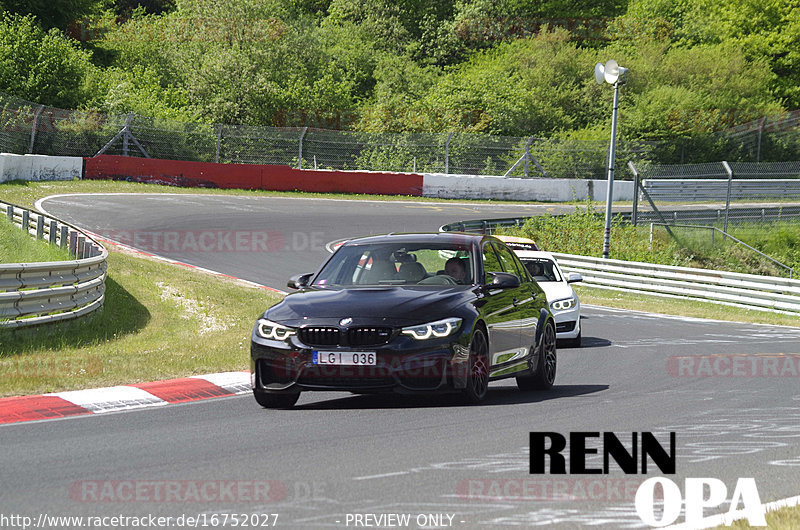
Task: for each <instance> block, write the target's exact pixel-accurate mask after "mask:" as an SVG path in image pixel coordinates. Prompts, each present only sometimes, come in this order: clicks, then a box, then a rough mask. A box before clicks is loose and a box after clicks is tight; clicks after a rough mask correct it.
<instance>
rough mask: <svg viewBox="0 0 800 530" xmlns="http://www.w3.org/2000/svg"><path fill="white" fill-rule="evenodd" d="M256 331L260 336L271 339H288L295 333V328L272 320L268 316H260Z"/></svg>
mask: <svg viewBox="0 0 800 530" xmlns="http://www.w3.org/2000/svg"><path fill="white" fill-rule="evenodd" d="M256 333H257V334H258V336H259V337H264V338H265V339H271V340H286V339H288V338H289V337H290V336H292V335H294V334H295V330H293V329H292V328H287V327H286V326H282V325H280V324H278V323H277V322H272V321H271V320H267V319H266V318H259V319H258V322H256Z"/></svg>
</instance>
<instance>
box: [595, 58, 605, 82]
mask: <svg viewBox="0 0 800 530" xmlns="http://www.w3.org/2000/svg"><path fill="white" fill-rule="evenodd" d="M594 80H595V81H597V84H598V85H602V84H603V83H605V82H606V69H605V68H603V63H597V64H596V65H594Z"/></svg>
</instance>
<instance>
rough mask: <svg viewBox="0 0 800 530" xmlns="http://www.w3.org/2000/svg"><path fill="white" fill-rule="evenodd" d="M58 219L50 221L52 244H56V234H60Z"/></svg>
mask: <svg viewBox="0 0 800 530" xmlns="http://www.w3.org/2000/svg"><path fill="white" fill-rule="evenodd" d="M57 232H58V221H50V244H51V245H55V244H56V236H57V235H58V233H57Z"/></svg>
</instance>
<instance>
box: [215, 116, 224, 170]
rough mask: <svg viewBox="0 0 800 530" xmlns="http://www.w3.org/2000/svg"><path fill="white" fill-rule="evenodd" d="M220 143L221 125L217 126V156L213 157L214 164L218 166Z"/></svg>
mask: <svg viewBox="0 0 800 530" xmlns="http://www.w3.org/2000/svg"><path fill="white" fill-rule="evenodd" d="M221 143H222V124H221V123H220V124H219V125H217V155H216V156H215V157H214V162H216V163H217V164H219V146H220V144H221Z"/></svg>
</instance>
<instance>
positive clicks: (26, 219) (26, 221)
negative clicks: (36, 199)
mask: <svg viewBox="0 0 800 530" xmlns="http://www.w3.org/2000/svg"><path fill="white" fill-rule="evenodd" d="M30 215H31V214H30V212H29V211H28V210H22V227H21V228H22V229H23V230H25V231H26V232H27V231H28V229H29V228H30V226H31V221H30Z"/></svg>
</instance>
